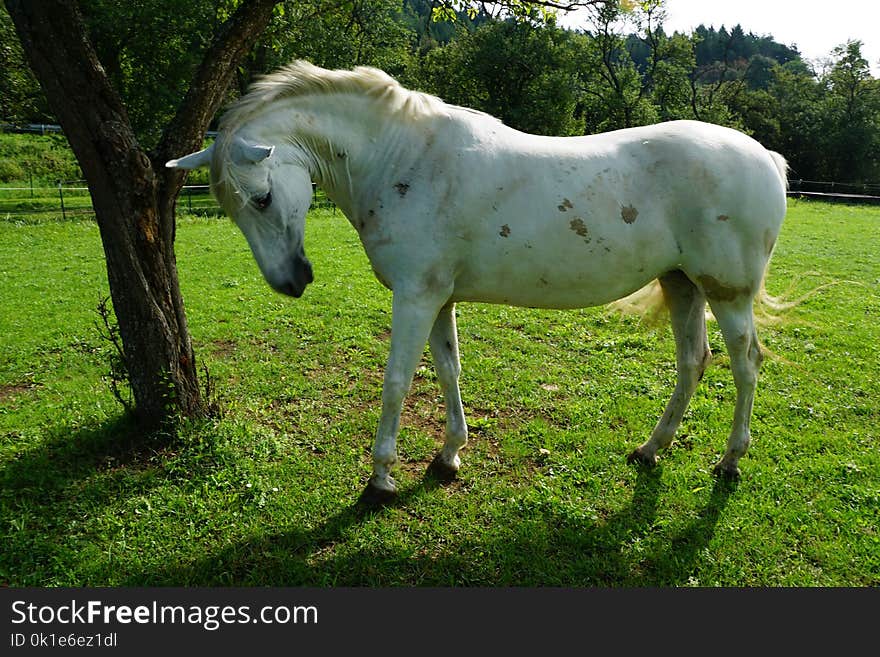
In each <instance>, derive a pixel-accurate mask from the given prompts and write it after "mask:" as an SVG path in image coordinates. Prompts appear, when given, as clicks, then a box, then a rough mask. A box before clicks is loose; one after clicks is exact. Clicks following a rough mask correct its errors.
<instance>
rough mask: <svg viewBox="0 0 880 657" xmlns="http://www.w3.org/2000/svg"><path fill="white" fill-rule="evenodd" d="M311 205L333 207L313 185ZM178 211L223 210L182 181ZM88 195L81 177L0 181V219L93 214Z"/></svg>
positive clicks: (202, 188) (200, 188)
mask: <svg viewBox="0 0 880 657" xmlns="http://www.w3.org/2000/svg"><path fill="white" fill-rule="evenodd" d="M312 206H313V207H328V208H335V206H334V204H333V202H332V201H330V199H328V198H327V197H326V195H324V193H323V192H322V191H321V190H318V189H317V188H315V193H314V195H313V200H312ZM177 210H178V212H186V213H188V214H195V215H202V216H220V215H222V214H223V210H222V209H221V208H220V206H219V205H218V204H217V201H216V200H215V199H214V197H213V196H212V195H211V190H210V187H209V186H208V185H184V187H183V188H182V189H181V192H180V196H178V198H177ZM94 214H95V210H94V207H93V206H92V197H91V195H90V194H89V188H88V187H87V186H86V184H85V182H84V181H81V180H75V181H58V182H57V183H55V184H54V185H51V186H50V185H47V184H45V183H43V184H34V181H33V179H32V178H29V179H28V181H27V182H26V183H19V184H13V185H8V186H2V185H0V219H3V220H6V221H28V220H30V221H34V220H37V221H39V220H52V219H61V220H62V221H67V220H68V219H75V218H78V217H82V216H84V215H85V216H90V215H91V216H93V215H94Z"/></svg>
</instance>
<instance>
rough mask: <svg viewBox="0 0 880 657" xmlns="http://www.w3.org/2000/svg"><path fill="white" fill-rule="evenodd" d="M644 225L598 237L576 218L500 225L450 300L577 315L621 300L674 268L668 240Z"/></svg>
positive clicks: (464, 267)
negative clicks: (572, 311) (569, 310)
mask: <svg viewBox="0 0 880 657" xmlns="http://www.w3.org/2000/svg"><path fill="white" fill-rule="evenodd" d="M568 210H569V209H568V208H566V211H568ZM560 214H563V212H562V211H560ZM643 223H644V224H645V227H644V228H641V229H640V228H635V229H632V230H627V231H621V230H612V229H604V230H603V229H602V227H601V225H600V226H599V228H597V227H596V222H595V221H592V222H588V220H587V219H586V218H584V217H581V216H580V215H578V214H575V213H571V214H570V215H568V214H566V216H565V217H561V218H559V217H554V218H553V221H552V222H537V223H525V222H516V221H509V222H507V223H500V224H499V226H498V227H497V230H494V227H493V232H494V233H495V234H494V235H491V234H490V235H486V236H482V239H480V240H479V241H478V242H476V246H472V248H471V249H469V250H468V251H467V257H466V259H465V261H463V262H461V263H460V267H459V273H458V275H457V277H456V279H455V292H454V298H455V300H457V301H482V302H488V303H503V304H508V305H514V306H526V307H533V308H583V307H588V306H598V305H603V304H606V303H609V302H611V301H614V300H615V299H619V298H622V297H624V296H626V295H628V294H630V293H632V292H634V291H635V290H638V289H639V288H641V287H643V286H644V285H645V284H647V283H648V282H650V281H651V280H653V279H654V278H656V277H657V276H659V275H660V274H663V273H664V272H666V271H669V270H670V269H673V268H675V266H676V257H677V255H678V251H677V248H676V246H675V240H674V239H672V238H671V236H667V234H666V232H665V231H663V230H657V229H656V227H654V226H648V223H649V222H648V221H647V220H646V221H644V222H643Z"/></svg>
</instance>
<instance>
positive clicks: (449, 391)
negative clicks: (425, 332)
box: [428, 304, 468, 481]
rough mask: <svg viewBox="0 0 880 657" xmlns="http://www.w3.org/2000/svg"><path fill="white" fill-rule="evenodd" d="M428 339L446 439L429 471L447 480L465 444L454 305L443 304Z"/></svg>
mask: <svg viewBox="0 0 880 657" xmlns="http://www.w3.org/2000/svg"><path fill="white" fill-rule="evenodd" d="M428 342H429V344H430V346H431V355H432V356H433V358H434V367H435V368H436V370H437V378H438V379H439V380H440V387H441V388H442V390H443V401H444V403H445V404H446V439H445V442H444V443H443V447H442V448H441V450H440V452H439V453H438V454H437V456H436V457H435V458H434V460H433V461H432V462H431V464H430V465H429V466H428V474H429V475H431V476H433V477H436V478H437V479H440V480H442V481H450V480H452V479H454V478H455V476H456V475H457V474H458V469H459V466H460V465H461V461H460V459H459V456H458V452H459V450H460V449H461V448H462V447H464V446H465V444H467V439H468V430H467V421H466V420H465V416H464V408H463V407H462V404H461V391H460V390H459V387H458V377H459V376H460V374H461V363H460V361H459V357H458V331H457V330H456V327H455V306H454V305H453V304H448V305H446V306H444V307H443V309H442V310H441V311H440V313H439V314H438V315H437V319H436V320H435V322H434V327H433V328H432V330H431V335H430V337H429V338H428Z"/></svg>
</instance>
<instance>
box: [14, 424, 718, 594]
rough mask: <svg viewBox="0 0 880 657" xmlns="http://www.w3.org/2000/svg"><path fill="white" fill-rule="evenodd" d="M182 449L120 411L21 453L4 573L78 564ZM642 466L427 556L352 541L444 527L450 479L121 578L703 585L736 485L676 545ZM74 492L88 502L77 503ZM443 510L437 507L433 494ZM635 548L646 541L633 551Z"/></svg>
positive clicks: (450, 540) (653, 478)
mask: <svg viewBox="0 0 880 657" xmlns="http://www.w3.org/2000/svg"><path fill="white" fill-rule="evenodd" d="M174 449H176V448H175V443H174V439H173V438H172V437H169V436H165V437H162V436H158V437H157V436H156V435H155V434H153V435H149V434H144V433H142V432H139V431H137V429H136V426H135V425H134V423H133V422H131V421H130V420H129V419H128V418H126V417H125V416H120V417H119V418H115V419H111V420H108V421H107V422H105V423H104V424H102V425H99V426H95V427H92V428H86V429H81V430H79V431H77V432H74V433H70V432H68V431H64V430H61V429H59V430H58V431H57V432H56V433H55V435H53V436H50V437H48V438H47V439H45V440H43V441H42V442H41V443H40V444H39V445H37V446H35V447H33V448H32V449H30V450H27V451H24V452H22V453H21V454H19V455H18V456H17V457H16V458H14V459H12V460H10V461H8V462H7V463H6V464H5V465H4V466H3V467H2V468H0V492H2V501H3V507H4V513H7V514H8V517H7V521H8V523H7V524H10V526H11V527H12V529H13V531H12V532H9V538H8V540H7V544H6V546H5V548H4V554H3V557H2V560H0V572H5V575H3V576H2V577H0V580H2V579H3V578H16V577H17V575H16V574H15V573H23V572H36V571H39V570H40V569H44V568H45V566H40V565H39V564H46V563H51V562H53V560H56V559H59V560H61V561H63V560H64V559H66V558H67V559H69V550H70V547H69V546H67V547H65V541H64V540H63V534H64V533H65V532H66V528H67V527H69V526H71V524H72V523H76V522H81V521H82V519H83V518H82V516H83V513H87V512H88V509H89V508H100V507H104V506H107V505H113V504H117V505H118V504H119V503H120V502H121V501H124V499H125V498H126V497H127V496H128V497H131V496H137V495H144V494H148V493H149V491H150V489H151V488H153V487H155V486H158V485H160V484H161V481H162V477H157V476H155V472H154V471H155V468H156V467H159V466H158V465H157V463H161V461H162V460H163V458H164V456H163V454H164V453H165V452H166V451H168V450H174ZM636 467H637V468H638V470H637V471H636V476H635V480H634V483H633V488H632V491H633V492H632V497H631V499H630V500H629V502H628V503H627V504H626V505H625V506H623V507H622V508H620V509H618V510H617V511H615V512H613V513H612V514H610V515H608V516H605V517H602V518H591V519H585V518H583V517H581V516H572V515H570V514H567V513H566V512H564V511H563V510H560V508H559V507H558V505H555V504H553V503H552V502H547V503H546V504H542V505H541V506H540V507H539V508H537V509H534V508H533V509H531V510H530V512H529V513H528V514H525V515H519V514H518V513H517V511H516V510H515V509H512V508H511V509H510V510H509V511H508V510H507V509H506V507H505V510H504V512H503V513H504V516H503V517H502V518H501V522H500V523H499V525H498V526H487V527H485V528H484V530H483V531H481V532H474V531H473V530H471V531H470V532H469V533H465V534H462V535H461V536H456V535H452V536H442V537H441V536H438V537H437V542H438V544H441V545H442V549H438V550H430V551H429V552H430V554H421V553H414V550H413V548H412V547H411V545H410V544H409V543H408V542H407V541H378V542H374V543H373V544H372V545H368V544H364V545H360V542H359V541H352V540H351V539H352V537H353V536H354V535H355V534H356V533H357V531H358V530H359V528H361V527H362V526H364V525H366V524H369V523H373V524H376V525H381V524H383V523H386V516H391V517H390V518H387V519H388V520H391V521H392V522H393V524H395V525H397V526H400V525H406V524H409V525H410V526H412V527H413V528H414V529H417V530H418V531H429V532H430V531H436V530H433V529H432V528H431V518H430V517H428V516H426V515H425V511H424V508H425V505H424V504H421V502H422V501H423V500H422V498H424V497H426V496H429V494H430V493H432V492H433V491H436V490H437V489H438V488H439V487H441V486H445V485H446V484H444V483H443V482H441V481H439V480H437V479H435V478H434V477H431V476H424V477H423V478H421V479H418V480H415V481H413V482H409V483H408V484H406V485H405V486H404V487H403V488H402V491H401V493H400V497H399V499H398V500H397V502H396V503H395V504H393V505H390V506H386V507H380V508H371V507H365V506H363V505H361V504H358V503H357V501H355V500H352V501H351V503H349V504H346V505H344V506H342V507H340V508H338V510H337V511H335V512H334V513H332V514H331V515H329V516H327V517H326V518H324V519H323V520H322V521H320V522H318V523H316V524H314V525H312V526H310V527H290V528H286V529H284V530H282V531H276V532H270V533H266V534H262V535H258V536H252V537H248V538H246V539H243V540H240V541H237V542H233V543H230V544H226V545H224V546H223V547H222V548H220V549H215V550H209V551H207V552H205V553H204V554H203V555H202V556H200V557H198V558H197V559H195V560H193V561H189V562H177V563H167V562H166V563H164V564H162V565H159V566H147V567H144V568H141V569H136V570H134V571H133V572H131V573H130V574H129V575H128V576H127V577H125V578H124V579H123V581H122V582H121V583H122V584H123V585H129V586H169V585H170V586H253V585H260V586H266V585H271V586H303V585H310V586H398V585H399V586H421V585H427V586H472V585H476V586H544V585H552V586H572V587H584V586H601V587H612V586H633V587H644V586H674V585H679V584H685V583H693V581H692V576H693V574H694V572H695V569H696V567H697V566H698V563H699V560H700V559H701V558H702V554H703V552H704V551H705V549H706V548H707V547H708V546H709V545H710V542H711V540H712V538H713V536H714V532H715V527H716V525H717V523H718V520H719V518H720V517H721V516H722V514H723V511H724V509H725V507H726V505H727V503H728V500H729V498H730V497H731V495H732V494H733V493H734V491H735V490H736V484H735V483H730V482H727V481H724V480H717V481H716V482H715V484H714V486H713V487H712V489H711V492H710V493H709V496H708V500H707V501H706V503H705V506H704V507H703V508H702V509H701V510H700V511H699V512H698V514H697V515H696V516H695V518H694V519H693V520H692V521H691V522H690V523H688V524H687V525H685V526H684V527H683V528H682V529H681V530H679V531H678V532H677V533H675V534H674V535H672V536H671V537H667V538H666V540H665V541H663V540H661V537H662V535H663V530H662V528H658V527H657V526H656V524H657V523H656V520H657V509H658V503H659V500H660V499H661V494H662V489H663V485H662V479H663V466H662V464H661V465H660V466H657V467H655V468H645V467H644V466H636ZM138 473H142V474H143V476H139V474H138ZM115 477H123V478H124V479H125V485H124V486H122V485H120V486H114V485H112V483H113V482H112V480H113V478H115ZM71 496H75V504H70V503H69V500H70V497H71ZM467 503H468V502H467V491H466V490H453V491H452V494H451V495H450V496H449V501H448V502H444V503H443V504H445V505H446V506H447V508H446V509H444V510H443V511H442V512H443V513H449V512H452V513H455V506H456V505H457V504H467ZM430 504H431V505H432V508H433V505H434V502H433V499H432V500H431V501H430ZM19 512H20V513H19ZM438 512H439V510H438ZM17 514H18V515H20V516H22V517H26V522H25V523H24V524H25V525H26V526H21V527H17V528H16V527H15V526H14V522H15V518H14V517H13V516H15V515H17ZM395 514H397V515H398V516H399V514H408V515H410V516H411V519H408V518H404V519H403V522H401V520H400V518H399V517H394V515H395ZM388 524H391V523H388ZM634 545H645V546H647V548H646V549H644V550H642V551H639V550H634V549H632V548H633V546H634ZM62 551H66V552H65V554H62ZM481 554H491V555H492V558H493V560H494V561H495V563H496V566H495V567H494V572H492V573H487V571H486V569H485V564H483V563H482V562H481V560H480V559H479V557H478V556H475V555H481ZM634 555H637V556H634ZM0 583H3V582H2V581H0ZM6 583H10V582H6Z"/></svg>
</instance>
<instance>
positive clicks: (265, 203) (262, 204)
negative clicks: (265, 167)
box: [254, 192, 272, 210]
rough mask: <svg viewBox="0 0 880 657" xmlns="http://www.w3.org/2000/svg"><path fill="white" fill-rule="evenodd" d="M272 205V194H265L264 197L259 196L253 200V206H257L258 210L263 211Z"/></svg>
mask: <svg viewBox="0 0 880 657" xmlns="http://www.w3.org/2000/svg"><path fill="white" fill-rule="evenodd" d="M271 203H272V192H266V195H265V196H260V197H258V198H255V199H254V205H255V206H257V209H258V210H265V209H266V208H268V207H269V205H270V204H271Z"/></svg>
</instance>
